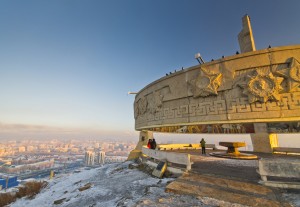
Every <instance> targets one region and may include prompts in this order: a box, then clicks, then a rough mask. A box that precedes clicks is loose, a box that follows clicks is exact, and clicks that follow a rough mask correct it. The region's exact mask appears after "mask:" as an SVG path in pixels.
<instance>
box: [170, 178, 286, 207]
mask: <svg viewBox="0 0 300 207" xmlns="http://www.w3.org/2000/svg"><path fill="white" fill-rule="evenodd" d="M166 191H167V192H173V193H178V194H187V195H192V196H197V197H200V198H205V197H208V198H212V199H215V200H219V201H220V202H226V203H227V205H236V204H239V205H245V206H256V207H290V206H291V205H290V204H289V203H287V202H286V201H284V200H283V199H281V198H280V197H279V196H278V195H277V193H274V191H273V190H272V189H271V188H268V187H265V186H262V185H259V184H253V183H249V182H243V181H238V180H235V179H227V178H221V177H218V176H215V175H200V174H197V173H185V174H183V175H182V176H181V177H180V178H178V179H177V180H176V181H174V182H172V183H170V184H169V185H168V186H167V187H166Z"/></svg>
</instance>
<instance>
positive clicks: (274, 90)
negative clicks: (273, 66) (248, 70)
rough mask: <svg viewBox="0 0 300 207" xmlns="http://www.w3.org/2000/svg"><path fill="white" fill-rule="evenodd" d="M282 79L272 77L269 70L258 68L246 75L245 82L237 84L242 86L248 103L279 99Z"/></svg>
mask: <svg viewBox="0 0 300 207" xmlns="http://www.w3.org/2000/svg"><path fill="white" fill-rule="evenodd" d="M282 81H283V78H281V77H274V76H273V74H272V73H271V72H270V71H268V70H259V69H258V70H256V71H254V73H253V75H251V76H248V77H247V79H246V82H245V83H242V84H239V85H240V86H241V87H242V88H244V91H243V94H245V95H247V96H248V101H249V103H254V102H256V101H259V102H261V103H265V102H267V101H268V100H270V101H279V99H280V95H279V92H280V91H281V90H282V87H281V85H280V84H281V82H282Z"/></svg>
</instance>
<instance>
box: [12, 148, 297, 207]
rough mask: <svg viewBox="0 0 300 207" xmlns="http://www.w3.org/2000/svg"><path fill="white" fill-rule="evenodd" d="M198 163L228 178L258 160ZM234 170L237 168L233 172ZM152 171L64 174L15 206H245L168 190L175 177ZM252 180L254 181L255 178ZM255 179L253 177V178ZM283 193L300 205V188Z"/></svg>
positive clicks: (125, 167) (199, 169)
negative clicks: (34, 195)
mask: <svg viewBox="0 0 300 207" xmlns="http://www.w3.org/2000/svg"><path fill="white" fill-rule="evenodd" d="M192 159H193V161H194V162H195V166H193V169H192V173H200V174H201V173H202V174H205V173H210V172H215V173H216V174H222V173H223V174H224V173H225V175H224V177H225V179H226V176H227V175H226V173H229V174H228V178H229V177H230V176H231V174H230V172H231V173H234V174H235V176H237V178H238V177H239V176H240V178H245V177H247V176H250V177H251V176H252V177H251V179H254V181H255V180H258V179H259V177H258V175H256V174H255V169H256V168H257V160H246V161H242V160H230V159H222V158H216V157H210V156H208V155H207V156H198V155H197V154H196V155H193V156H192ZM232 170H233V171H232ZM147 172H150V170H149V169H148V170H147V168H145V167H141V165H135V164H133V163H132V162H125V163H120V164H107V165H105V166H103V167H100V168H97V169H91V170H83V171H82V172H80V173H75V174H72V175H71V174H70V175H61V176H60V177H56V178H55V179H53V180H52V181H50V182H49V185H48V186H47V187H46V188H45V189H44V190H43V191H42V192H41V193H40V194H38V195H37V196H36V197H35V198H34V199H32V200H29V199H25V198H23V199H20V200H18V201H17V202H15V203H13V204H12V205H11V206H12V207H21V206H26V207H31V206H32V207H37V206H63V207H78V206H90V207H92V206H95V207H96V206H98V207H114V206H126V207H127V206H128V207H142V206H159V207H160V206H161V207H162V206H163V207H168V206H170V207H171V206H172V207H173V206H174V207H184V206H188V207H190V206H224V207H226V206H228V207H229V206H240V207H241V206H243V205H240V204H232V203H230V202H226V201H222V200H218V199H213V198H210V197H208V196H204V197H203V196H202V197H201V196H193V195H178V194H174V193H171V192H170V193H167V192H165V188H166V186H167V185H168V184H169V183H171V182H172V181H174V178H164V179H158V178H155V177H152V176H151V175H149V173H147ZM251 179H250V180H251ZM252 182H253V180H252ZM280 196H281V197H282V198H283V199H285V200H286V201H288V202H289V203H290V204H291V205H292V206H300V191H297V190H282V191H280Z"/></svg>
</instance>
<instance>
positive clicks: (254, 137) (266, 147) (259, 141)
mask: <svg viewBox="0 0 300 207" xmlns="http://www.w3.org/2000/svg"><path fill="white" fill-rule="evenodd" d="M254 130H255V133H254V134H251V135H250V136H251V141H252V145H253V151H254V152H264V153H272V152H273V147H277V146H278V138H277V134H269V133H268V130H267V124H266V123H255V124H254Z"/></svg>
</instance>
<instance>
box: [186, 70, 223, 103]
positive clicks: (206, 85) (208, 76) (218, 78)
mask: <svg viewBox="0 0 300 207" xmlns="http://www.w3.org/2000/svg"><path fill="white" fill-rule="evenodd" d="M200 70H201V73H200V74H199V75H198V77H197V78H196V79H194V80H191V81H190V84H191V86H192V89H193V95H194V98H198V97H206V96H209V95H218V91H217V90H218V88H219V87H220V85H221V82H222V74H221V73H217V74H213V73H208V72H207V71H206V70H205V69H203V68H201V69H200Z"/></svg>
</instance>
